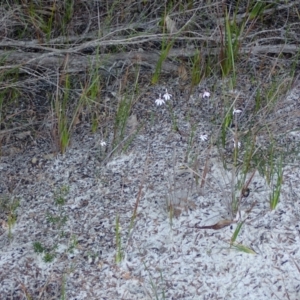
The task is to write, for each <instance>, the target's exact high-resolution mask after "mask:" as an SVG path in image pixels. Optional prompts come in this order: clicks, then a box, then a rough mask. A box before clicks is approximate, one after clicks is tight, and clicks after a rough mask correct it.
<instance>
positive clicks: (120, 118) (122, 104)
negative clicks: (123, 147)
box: [113, 96, 132, 148]
mask: <svg viewBox="0 0 300 300" xmlns="http://www.w3.org/2000/svg"><path fill="white" fill-rule="evenodd" d="M131 105H132V101H131V100H130V99H128V98H127V97H125V96H124V97H122V98H121V99H120V101H119V105H118V110H117V113H116V117H115V125H114V141H113V148H115V147H116V146H117V145H118V144H119V142H120V141H121V140H122V139H123V138H124V133H125V128H126V124H127V121H128V118H129V115H130V110H131Z"/></svg>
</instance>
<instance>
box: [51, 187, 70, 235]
mask: <svg viewBox="0 0 300 300" xmlns="http://www.w3.org/2000/svg"><path fill="white" fill-rule="evenodd" d="M68 193H69V187H68V186H62V187H61V188H60V189H59V190H58V191H57V192H55V193H54V203H55V205H56V206H57V207H58V215H54V214H50V213H47V215H46V217H47V220H48V222H50V223H53V224H54V225H55V226H57V228H59V229H60V228H61V227H62V226H63V225H65V224H66V222H67V220H68V217H67V215H66V212H65V211H64V209H63V206H64V205H65V203H66V196H67V195H68Z"/></svg>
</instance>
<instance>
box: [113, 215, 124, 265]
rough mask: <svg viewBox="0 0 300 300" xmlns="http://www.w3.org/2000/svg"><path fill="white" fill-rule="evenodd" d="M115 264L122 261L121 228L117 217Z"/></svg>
mask: <svg viewBox="0 0 300 300" xmlns="http://www.w3.org/2000/svg"><path fill="white" fill-rule="evenodd" d="M115 230H116V247H117V249H116V251H117V252H116V263H119V262H121V261H122V259H123V252H122V238H121V226H120V217H119V215H117V217H116V229H115Z"/></svg>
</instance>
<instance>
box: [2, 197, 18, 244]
mask: <svg viewBox="0 0 300 300" xmlns="http://www.w3.org/2000/svg"><path fill="white" fill-rule="evenodd" d="M19 205H20V201H19V200H18V199H10V198H9V197H3V198H0V210H2V211H3V212H4V213H6V215H7V225H8V238H9V239H11V238H12V228H13V226H14V225H15V224H16V221H17V213H16V210H17V208H18V207H19Z"/></svg>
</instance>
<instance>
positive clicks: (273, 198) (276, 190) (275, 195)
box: [270, 157, 283, 210]
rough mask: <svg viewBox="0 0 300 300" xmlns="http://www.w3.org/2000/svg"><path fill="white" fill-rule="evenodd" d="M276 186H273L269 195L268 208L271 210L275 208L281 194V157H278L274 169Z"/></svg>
mask: <svg viewBox="0 0 300 300" xmlns="http://www.w3.org/2000/svg"><path fill="white" fill-rule="evenodd" d="M275 173H276V177H277V178H276V184H275V186H273V189H272V193H271V195H270V208H271V209H272V210H273V209H275V208H276V206H277V204H278V202H279V198H280V193H281V186H282V182H283V166H282V157H280V159H279V162H278V164H277V168H276V171H275Z"/></svg>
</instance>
